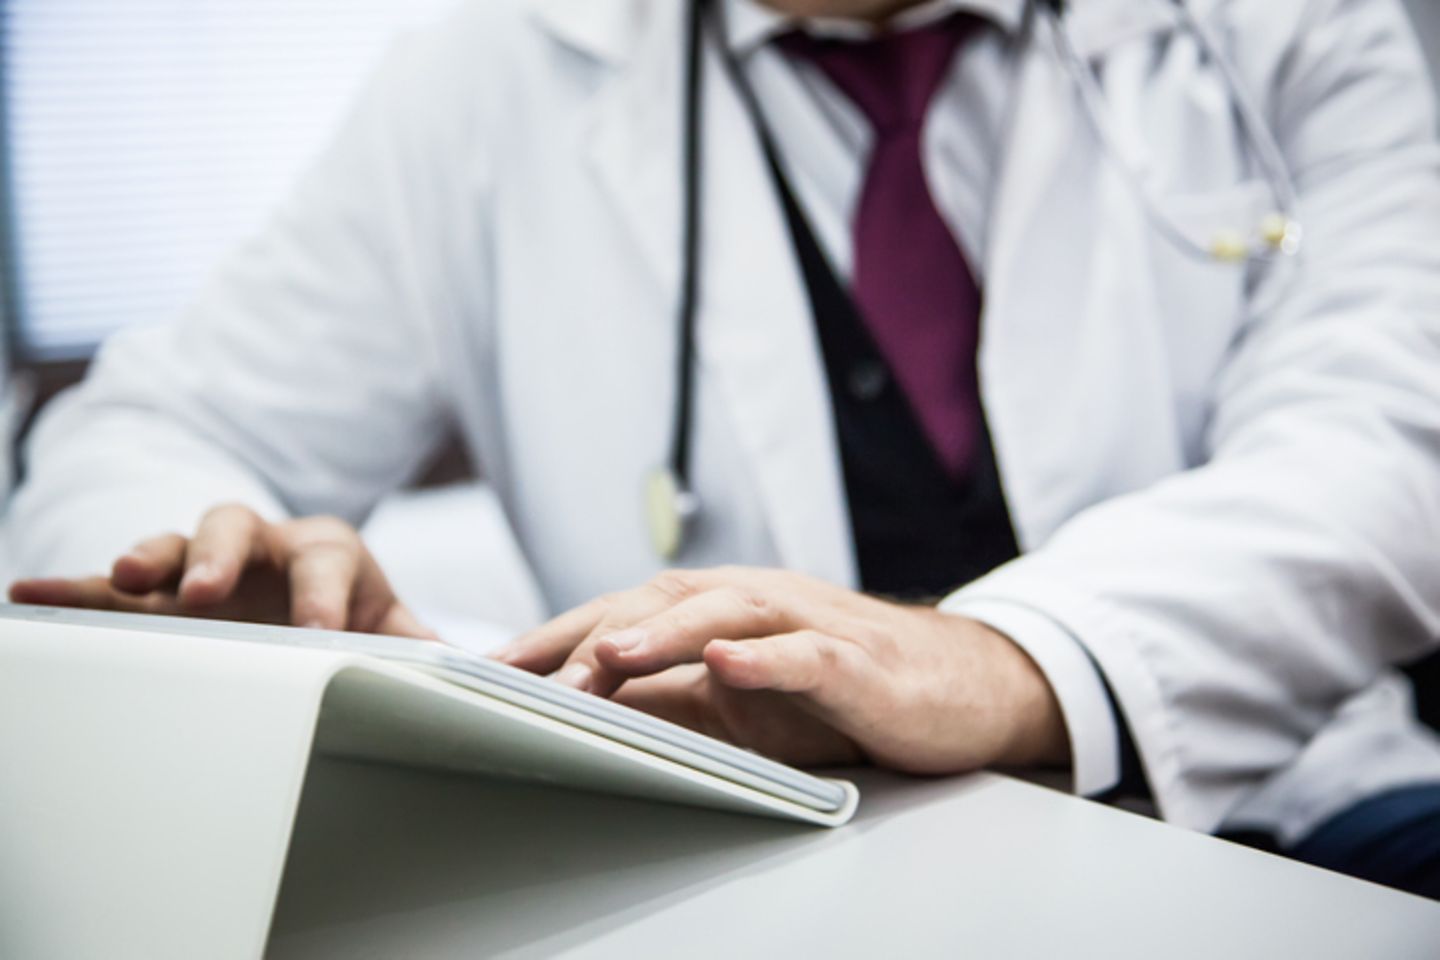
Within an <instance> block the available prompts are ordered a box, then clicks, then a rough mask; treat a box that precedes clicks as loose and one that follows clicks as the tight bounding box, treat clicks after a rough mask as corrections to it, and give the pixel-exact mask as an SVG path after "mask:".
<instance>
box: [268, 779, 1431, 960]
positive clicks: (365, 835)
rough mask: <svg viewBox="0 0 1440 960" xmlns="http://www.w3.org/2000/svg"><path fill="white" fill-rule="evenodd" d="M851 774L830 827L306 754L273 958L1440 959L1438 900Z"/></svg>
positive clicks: (1062, 811)
mask: <svg viewBox="0 0 1440 960" xmlns="http://www.w3.org/2000/svg"><path fill="white" fill-rule="evenodd" d="M857 779H858V780H859V782H860V786H861V790H862V793H863V795H864V801H863V802H862V804H861V807H860V812H859V814H858V816H857V818H856V820H855V821H854V823H852V824H851V825H850V826H848V827H845V828H842V829H840V830H835V831H824V830H814V829H808V828H802V827H794V826H789V825H786V824H782V823H773V822H769V821H764V820H756V819H750V818H745V817H739V816H732V815H728V814H719V813H710V812H705V811H696V810H687V809H681V808H675V807H665V806H660V805H652V804H646V803H642V802H638V801H631V800H623V799H617V798H611V797H595V796H582V795H578V794H567V793H563V792H560V791H551V790H546V789H543V788H536V787H526V786H520V785H515V784H494V783H488V782H484V781H480V780H477V779H473V778H460V777H449V776H444V775H438V774H432V773H422V772H419V771H408V770H402V769H396V768H385V767H379V766H368V765H364V764H357V763H349V762H343V761H334V760H317V762H316V764H315V765H314V766H312V768H311V772H310V780H309V782H308V783H307V786H306V790H305V794H304V798H303V800H302V803H301V813H300V817H299V820H298V822H297V826H296V836H295V839H294V843H293V847H292V851H291V854H290V859H289V863H288V865H287V868H286V874H285V879H284V882H283V885H282V892H281V897H280V904H279V908H278V911H277V915H276V919H275V925H274V928H273V931H272V936H271V941H270V952H269V955H270V956H272V957H274V958H277V960H288V958H298V957H305V958H327V957H337V958H340V957H343V958H346V960H362V958H372V957H373V958H395V957H406V958H426V957H479V956H486V957H489V956H506V957H540V956H554V955H571V956H583V957H599V958H609V957H614V958H625V960H634V958H637V957H654V956H685V957H756V956H788V957H806V956H825V957H891V956H903V957H927V956H933V957H957V956H972V957H984V958H990V957H1063V956H1086V957H1088V956H1106V957H1146V958H1151V957H1165V958H1167V960H1169V958H1180V957H1207V958H1208V957H1225V958H1239V957H1257V958H1266V960H1274V958H1281V957H1304V958H1307V960H1313V958H1320V957H1337V958H1338V957H1344V958H1355V957H1366V958H1387V957H1415V958H1421V957H1426V958H1433V957H1436V956H1440V905H1436V904H1433V903H1430V902H1428V901H1424V900H1420V899H1418V898H1414V897H1410V896H1406V895H1404V894H1398V893H1394V892H1391V891H1388V890H1385V889H1382V888H1380V887H1376V886H1372V885H1369V884H1365V883H1360V882H1358V881H1354V880H1350V879H1347V878H1344V877H1340V876H1337V875H1334V874H1329V873H1325V872H1323V871H1320V870H1315V869H1312V868H1309V867H1304V866H1300V865H1298V864H1294V863H1291V862H1288V861H1285V860H1282V859H1279V858H1276V857H1271V856H1267V855H1265V854H1260V853H1256V852H1254V851H1251V850H1247V849H1244V848H1241V847H1237V846H1234V845H1231V844H1227V843H1223V842H1221V841H1218V840H1213V839H1210V838H1208V837H1203V836H1198V835H1195V834H1191V833H1186V832H1184V831H1181V830H1178V829H1175V828H1172V827H1168V826H1165V825H1164V824H1160V823H1156V822H1153V821H1149V820H1146V819H1144V818H1141V817H1137V816H1134V815H1132V814H1127V813H1124V812H1121V811H1118V810H1113V809H1109V808H1106V807H1104V806H1101V805H1098V804H1094V803H1089V802H1086V801H1082V800H1077V799H1074V798H1072V797H1068V796H1065V795H1063V794H1060V793H1058V792H1055V791H1051V790H1048V789H1046V788H1043V787H1039V786H1034V785H1031V784H1027V783H1022V782H1020V781H1017V780H1013V779H1010V778H1007V777H1002V776H997V775H990V774H985V775H979V776H973V777H967V778H958V779H950V780H935V781H918V780H910V779H905V778H900V777H892V776H888V775H885V774H881V773H878V772H874V771H863V772H861V773H860V774H859V775H858V776H857ZM521 818H523V819H525V820H527V821H528V822H530V823H531V824H535V825H538V826H539V827H540V829H535V830H527V831H524V832H523V834H522V832H521V831H517V830H515V829H513V826H512V825H513V824H514V823H515V822H516V820H517V819H521Z"/></svg>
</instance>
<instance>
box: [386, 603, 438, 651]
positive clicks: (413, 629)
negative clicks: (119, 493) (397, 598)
mask: <svg viewBox="0 0 1440 960" xmlns="http://www.w3.org/2000/svg"><path fill="white" fill-rule="evenodd" d="M375 632H376V633H384V634H389V635H390V636H392V637H413V638H414V639H416V640H434V641H436V642H439V641H440V634H438V633H436V632H435V631H434V630H432V629H430V628H429V627H427V626H426V625H425V624H424V623H422V622H420V619H419V618H418V617H416V616H415V614H414V612H412V611H411V610H410V608H409V607H407V606H405V604H403V603H398V602H397V603H392V604H391V605H390V609H389V610H388V611H387V612H386V614H385V616H383V617H381V618H380V621H379V622H378V623H377V624H376V625H375Z"/></svg>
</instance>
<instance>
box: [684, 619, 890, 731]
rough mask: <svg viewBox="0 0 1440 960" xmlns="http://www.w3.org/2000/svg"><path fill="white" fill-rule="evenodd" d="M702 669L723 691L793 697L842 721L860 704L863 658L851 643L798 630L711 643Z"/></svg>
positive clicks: (818, 633) (706, 651) (863, 672)
mask: <svg viewBox="0 0 1440 960" xmlns="http://www.w3.org/2000/svg"><path fill="white" fill-rule="evenodd" d="M704 656H705V666H706V667H708V668H709V669H710V672H711V673H712V674H714V675H715V678H716V679H717V680H719V681H720V682H721V683H723V684H725V685H726V686H727V687H733V688H735V689H737V690H773V691H776V692H778V693H790V694H797V695H799V696H801V697H803V698H804V699H806V700H808V701H810V702H811V703H812V704H813V706H815V707H816V708H818V710H819V712H821V713H827V714H831V715H836V714H839V715H843V714H845V713H847V712H848V711H849V710H850V708H851V707H852V706H853V705H854V704H855V703H856V702H857V701H858V699H859V692H860V691H859V688H860V685H861V683H862V682H863V681H864V679H865V673H866V671H865V670H864V669H863V663H862V662H861V661H862V660H863V659H864V654H863V653H861V651H860V650H859V649H858V648H857V647H856V646H855V645H854V644H851V643H847V642H845V641H843V640H837V639H836V638H834V637H832V636H829V635H828V634H824V633H821V632H819V631H817V630H801V631H798V632H796V633H782V634H778V635H776V636H771V637H761V638H759V639H756V640H743V641H734V640H712V641H710V643H709V644H708V645H707V646H706V647H705V654H704Z"/></svg>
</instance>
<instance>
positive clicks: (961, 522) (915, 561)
mask: <svg viewBox="0 0 1440 960" xmlns="http://www.w3.org/2000/svg"><path fill="white" fill-rule="evenodd" d="M767 146H768V145H767ZM768 152H769V153H770V156H769V158H768V159H769V164H770V168H771V173H772V175H773V177H774V180H775V186H776V190H777V192H778V193H779V194H780V199H781V202H782V204H783V206H784V209H785V217H786V221H787V222H788V224H789V227H790V235H791V239H792V241H793V242H794V246H795V253H796V257H797V259H798V260H799V263H800V267H801V271H802V273H803V275H804V279H805V285H806V288H807V289H808V291H809V295H810V304H811V309H812V311H813V312H814V315H815V328H816V331H817V333H818V335H819V340H820V348H821V352H822V353H823V355H824V361H825V371H826V375H827V377H828V380H829V384H830V401H831V408H832V410H833V412H834V418H835V430H836V437H837V440H838V442H839V447H840V459H841V464H842V468H843V473H844V477H845V492H846V499H847V501H848V505H849V509H850V525H851V531H852V533H853V536H854V542H855V553H856V559H857V561H858V565H859V573H860V585H861V587H862V588H863V589H864V590H866V591H868V592H871V593H877V594H882V595H885V596H889V597H895V598H901V599H911V600H920V599H933V598H935V597H940V596H943V595H944V594H947V593H949V592H950V591H952V590H954V589H956V588H957V587H960V586H963V585H964V584H966V583H968V582H970V581H971V580H974V579H975V578H977V577H979V576H982V575H983V574H985V573H988V572H989V571H990V570H993V569H994V568H995V567H997V566H999V565H1000V564H1002V563H1005V562H1006V561H1007V560H1011V559H1013V558H1014V557H1015V556H1016V555H1017V553H1018V550H1017V548H1016V544H1015V534H1014V532H1013V530H1012V528H1011V525H1010V514H1009V511H1008V510H1007V508H1006V505H1005V497H1004V494H1003V492H1002V490H1001V487H1000V479H999V474H998V472H997V470H996V466H995V454H994V450H993V449H992V447H991V445H990V441H989V437H988V434H987V435H986V437H985V438H984V442H983V443H982V444H981V445H980V449H979V451H978V452H977V454H976V456H975V458H974V461H973V465H972V469H971V471H970V475H969V476H968V477H967V478H966V479H965V480H964V481H963V482H961V483H957V482H956V481H954V480H952V479H951V478H950V477H949V476H948V475H947V474H946V473H945V471H944V469H943V468H942V467H941V465H940V461H939V460H938V459H937V458H936V456H935V453H934V451H933V449H932V448H931V446H930V442H929V440H928V439H927V438H926V437H925V434H924V431H923V429H922V428H921V426H920V423H919V420H918V419H917V417H916V415H915V412H914V410H913V409H912V408H911V406H910V403H909V401H908V399H907V398H906V397H905V395H904V392H903V391H902V390H901V389H900V386H899V384H898V383H897V382H896V380H895V377H894V376H893V374H892V373H891V370H890V368H889V366H888V364H887V363H886V361H885V359H884V357H883V356H882V355H881V353H880V351H879V349H878V348H877V347H876V346H875V343H874V341H873V340H872V339H871V336H870V334H869V332H868V330H867V329H866V327H865V323H864V320H863V319H862V317H861V315H860V312H859V309H858V308H857V307H856V305H855V301H854V299H853V298H852V297H851V296H850V294H849V292H848V291H847V290H846V289H845V287H844V286H843V285H842V284H841V282H840V280H839V278H838V277H837V276H836V274H835V270H834V268H833V267H832V266H831V264H830V261H829V259H828V258H827V257H826V256H825V254H824V252H823V251H822V250H821V248H820V244H819V242H818V241H817V240H816V238H815V233H814V231H813V230H812V229H811V227H810V223H809V220H808V218H806V217H805V215H804V213H803V212H802V211H801V208H800V205H799V202H798V201H797V200H796V198H795V193H794V191H793V190H792V189H791V187H790V184H789V182H788V181H787V180H786V178H785V176H784V174H783V172H782V170H781V168H780V165H779V162H778V160H777V159H776V157H775V156H774V153H773V149H772V150H770V151H768ZM972 362H973V361H972Z"/></svg>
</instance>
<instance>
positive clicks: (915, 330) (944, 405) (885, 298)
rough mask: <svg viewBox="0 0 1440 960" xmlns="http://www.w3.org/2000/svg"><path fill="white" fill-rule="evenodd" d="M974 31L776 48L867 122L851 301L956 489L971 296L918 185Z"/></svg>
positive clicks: (967, 409) (970, 365)
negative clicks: (821, 75)
mask: <svg viewBox="0 0 1440 960" xmlns="http://www.w3.org/2000/svg"><path fill="white" fill-rule="evenodd" d="M974 22H975V21H974V20H972V19H969V18H951V19H949V20H946V21H943V22H941V23H938V24H935V25H932V26H929V27H924V28H921V29H917V30H909V31H906V32H903V33H893V34H886V35H884V36H881V37H879V38H876V39H874V40H869V41H865V42H860V43H852V42H846V41H833V40H821V39H816V38H814V37H811V36H809V35H807V34H800V33H797V34H790V35H787V36H786V37H784V38H782V40H781V46H782V48H783V49H784V50H785V51H786V52H788V53H791V54H793V55H796V56H800V57H803V58H805V59H807V60H809V61H811V62H813V63H815V64H816V65H817V66H818V67H819V68H820V69H821V70H823V71H824V72H825V74H826V75H827V76H829V77H830V79H831V80H832V81H833V82H834V83H835V85H836V86H837V87H839V88H840V90H841V92H843V93H844V94H845V95H846V96H847V97H849V98H850V99H851V100H852V101H854V103H855V104H856V106H858V107H859V108H860V110H861V111H862V112H863V113H864V114H865V115H866V117H868V118H869V121H870V124H871V126H872V127H873V128H874V136H875V142H874V152H873V153H872V154H871V157H870V164H869V168H868V170H867V172H866V174H865V183H864V188H863V191H862V193H861V197H860V205H859V208H858V211H857V213H856V216H855V223H854V233H855V261H854V263H855V266H854V278H853V280H852V285H851V289H852V293H853V296H854V298H855V303H856V306H857V307H858V308H859V310H860V313H861V315H862V317H863V318H864V321H865V325H866V328H867V329H868V330H869V331H870V335H871V337H872V338H873V339H874V340H875V344H876V346H877V347H878V348H879V349H880V352H881V354H882V355H883V356H884V357H885V360H886V361H887V362H888V363H889V364H890V369H891V370H892V371H893V373H894V375H895V378H896V380H897V381H898V382H899V384H900V387H901V390H902V391H903V392H904V395H905V397H906V399H907V400H909V402H910V406H911V408H912V409H913V410H914V412H915V414H916V416H917V418H918V419H919V422H920V425H921V426H922V427H923V429H924V432H925V436H926V437H927V438H928V439H929V441H930V445H931V447H932V448H933V449H934V451H935V455H936V457H937V459H938V460H939V461H940V463H941V465H942V466H943V467H944V468H945V471H946V472H947V473H948V474H949V475H950V476H951V478H952V479H955V480H957V481H958V480H961V479H963V478H964V477H965V475H966V472H967V470H968V468H969V466H970V463H971V459H972V457H973V456H974V453H975V446H976V443H977V442H978V441H979V439H980V435H981V413H980V393H979V387H978V380H977V375H976V371H975V351H976V348H977V346H978V344H979V334H980V291H979V289H978V288H977V287H976V284H975V279H974V278H973V277H972V276H971V275H970V268H969V266H968V265H967V264H966V262H965V257H964V255H963V254H962V253H961V252H960V247H959V245H958V244H957V243H956V240H955V237H954V236H953V235H952V234H951V232H950V228H949V227H948V226H947V225H946V223H945V221H944V219H943V218H942V217H941V216H940V211H939V210H938V209H936V206H935V201H934V199H933V198H932V197H931V196H930V189H929V187H928V185H927V184H926V179H925V167H924V164H923V163H922V161H921V152H922V150H921V141H922V132H923V128H924V122H925V116H926V113H927V112H928V109H929V106H930V102H931V100H932V99H933V98H934V96H935V93H936V91H937V90H939V88H940V84H941V82H942V81H943V80H944V78H945V76H946V74H947V72H948V68H949V66H950V63H951V61H952V60H953V59H954V56H955V51H956V48H957V47H958V46H959V44H960V41H961V39H962V38H963V37H964V36H965V34H966V32H967V30H968V28H970V27H971V26H973V24H974Z"/></svg>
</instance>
